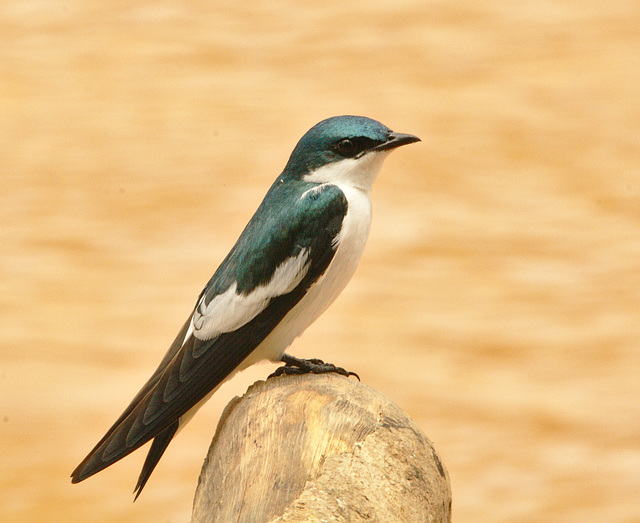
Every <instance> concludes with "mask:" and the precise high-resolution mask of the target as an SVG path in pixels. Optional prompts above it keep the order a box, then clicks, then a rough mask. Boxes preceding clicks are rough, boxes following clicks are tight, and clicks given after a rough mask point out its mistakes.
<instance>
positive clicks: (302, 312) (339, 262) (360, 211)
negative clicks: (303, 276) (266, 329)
mask: <svg viewBox="0 0 640 523" xmlns="http://www.w3.org/2000/svg"><path fill="white" fill-rule="evenodd" d="M340 188H341V189H342V191H343V192H344V194H345V196H346V198H347V202H348V209H347V214H346V215H345V217H344V220H343V222H342V228H341V230H340V233H339V234H338V236H337V238H336V245H337V248H336V253H335V254H334V256H333V259H332V260H331V263H330V264H329V266H328V267H327V270H326V271H325V273H324V274H323V275H322V276H321V277H320V278H319V279H318V281H317V282H315V283H314V284H313V285H312V286H311V287H310V288H309V290H308V291H307V293H306V294H305V295H304V297H303V298H302V299H301V300H300V301H299V302H298V303H297V304H296V306H295V307H293V309H291V310H290V311H289V312H288V313H287V315H286V316H285V317H284V318H283V319H282V321H281V322H280V323H279V324H278V326H277V327H276V328H275V329H274V330H273V331H272V332H271V333H270V334H269V336H267V338H266V339H265V340H264V341H263V342H262V343H261V344H260V345H259V346H258V347H257V348H256V350H254V351H253V353H251V355H249V357H248V358H247V359H246V360H245V361H244V362H243V364H242V368H246V367H248V366H249V365H252V364H253V363H256V362H258V361H260V360H263V359H269V360H272V361H280V358H281V357H282V354H283V353H284V351H285V349H286V348H287V347H288V346H289V345H290V344H291V342H293V340H294V339H295V338H297V337H298V336H299V335H300V334H302V333H303V332H304V330H305V329H306V328H307V327H308V326H309V325H311V324H312V323H313V322H314V321H315V320H316V319H317V318H318V317H319V316H320V315H321V314H322V313H323V312H324V311H325V310H326V309H327V307H329V305H331V304H332V303H333V302H334V300H335V299H336V298H337V297H338V295H339V294H340V293H341V292H342V290H343V289H344V288H345V286H346V285H347V283H348V282H349V280H350V279H351V277H352V276H353V273H354V272H355V270H356V267H357V266H358V262H359V261H360V258H361V256H362V253H363V251H364V246H365V243H366V242H367V237H368V235H369V229H370V226H371V199H370V197H369V192H368V191H364V190H361V189H356V188H353V187H340Z"/></svg>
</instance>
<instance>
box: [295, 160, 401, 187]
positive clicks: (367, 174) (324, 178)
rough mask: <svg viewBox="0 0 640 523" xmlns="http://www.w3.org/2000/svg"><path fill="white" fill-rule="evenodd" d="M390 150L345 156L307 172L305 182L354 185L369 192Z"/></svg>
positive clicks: (342, 185)
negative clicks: (353, 156)
mask: <svg viewBox="0 0 640 523" xmlns="http://www.w3.org/2000/svg"><path fill="white" fill-rule="evenodd" d="M389 152H390V151H380V152H377V151H373V152H369V153H367V154H365V155H364V156H362V157H360V158H345V159H344V160H340V161H338V162H332V163H329V164H327V165H323V166H322V167H319V168H318V169H316V170H315V171H312V172H311V173H309V174H307V175H306V176H305V177H304V178H303V179H304V181H305V182H316V183H332V184H334V185H337V186H338V187H340V188H343V187H345V186H347V187H355V188H356V189H361V190H363V191H367V192H369V191H370V190H371V187H372V185H373V182H375V180H376V178H377V177H378V173H379V172H380V169H381V168H382V164H383V162H384V160H385V159H386V157H387V156H388V155H389Z"/></svg>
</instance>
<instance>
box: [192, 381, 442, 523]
mask: <svg viewBox="0 0 640 523" xmlns="http://www.w3.org/2000/svg"><path fill="white" fill-rule="evenodd" d="M450 519H451V488H450V483H449V477H448V474H447V471H446V469H445V467H444V465H443V464H442V461H441V459H440V457H439V456H438V454H437V452H436V451H435V449H434V448H433V445H432V443H431V442H430V441H429V439H428V438H427V437H426V436H425V435H424V434H423V433H422V431H421V430H420V429H419V428H418V426H417V425H416V424H415V422H413V421H412V420H411V419H410V418H409V417H408V416H407V415H406V414H405V413H404V412H403V411H402V410H401V409H400V408H399V407H398V406H397V405H395V404H394V403H393V402H391V401H390V400H389V399H388V398H386V397H385V396H383V395H382V394H380V393H379V392H377V391H375V390H373V389H372V388H370V387H368V386H366V385H363V384H362V383H359V382H357V381H355V380H353V379H351V380H349V379H346V378H344V377H342V376H337V375H320V376H319V375H304V376H283V377H279V378H274V379H270V380H267V381H260V382H257V383H255V384H254V385H252V386H251V387H250V388H249V389H248V391H247V393H246V394H245V395H244V396H243V397H242V398H235V399H234V400H232V401H231V402H230V403H229V405H228V406H227V408H226V409H225V412H224V413H223V416H222V418H221V420H220V423H219V425H218V429H217V431H216V434H215V436H214V438H213V441H212V444H211V447H210V449H209V453H208V456H207V459H206V460H205V463H204V465H203V468H202V472H201V475H200V480H199V483H198V488H197V491H196V495H195V500H194V508H193V519H192V521H193V523H202V522H217V521H221V522H228V521H237V522H252V523H255V522H261V521H265V522H266V521H272V522H276V521H277V522H285V521H286V522H293V521H299V522H302V521H305V522H307V521H396V522H401V521H411V522H418V521H450Z"/></svg>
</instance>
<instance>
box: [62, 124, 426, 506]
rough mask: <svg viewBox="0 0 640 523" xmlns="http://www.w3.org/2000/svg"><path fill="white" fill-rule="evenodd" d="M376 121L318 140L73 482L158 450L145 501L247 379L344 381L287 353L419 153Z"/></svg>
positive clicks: (310, 139) (145, 474)
mask: <svg viewBox="0 0 640 523" xmlns="http://www.w3.org/2000/svg"><path fill="white" fill-rule="evenodd" d="M419 141H420V139H419V138H418V137H417V136H414V135H412V134H403V133H397V132H393V131H392V130H391V129H389V128H388V127H386V126H385V125H383V124H381V123H380V122H378V121H376V120H373V119H371V118H366V117H363V116H352V115H346V116H334V117H331V118H327V119H325V120H323V121H321V122H320V123H318V124H316V125H314V126H313V127H312V128H311V129H309V130H308V131H307V132H306V133H305V134H304V135H303V136H302V138H301V139H300V140H299V141H298V143H297V145H296V146H295V148H294V149H293V152H292V153H291V155H290V157H289V160H288V161H287V163H286V165H285V168H284V170H283V171H282V173H281V174H280V175H279V176H278V177H277V178H276V180H275V182H274V183H273V184H272V185H271V187H270V188H269V190H268V191H267V193H266V195H265V197H264V199H263V201H262V203H261V204H260V205H259V207H258V209H257V210H256V212H255V214H254V215H253V217H252V218H251V219H250V221H249V223H248V224H247V226H246V227H245V229H244V230H243V231H242V233H241V234H240V237H239V238H238V240H237V241H236V243H235V245H234V246H233V247H232V248H231V251H230V252H229V254H228V255H227V256H226V257H225V258H224V260H223V261H222V263H221V264H220V266H219V267H218V269H217V270H216V271H215V273H214V275H213V276H212V278H211V279H210V280H209V282H208V283H207V285H206V286H205V287H204V289H203V290H202V292H201V293H200V295H199V296H198V298H197V300H196V303H195V306H194V308H193V310H192V311H191V314H190V315H189V317H188V319H187V320H186V322H185V323H184V325H183V326H182V328H181V329H180V331H179V332H178V335H177V336H176V338H175V340H174V342H173V343H172V345H171V346H170V348H169V350H168V352H167V353H166V355H165V356H164V358H163V359H162V361H161V362H160V364H159V366H158V368H157V369H156V370H155V372H154V373H153V374H152V375H151V377H150V378H149V380H148V381H147V382H146V383H145V384H144V386H143V387H142V388H141V389H140V391H139V392H138V394H136V396H135V397H134V398H133V400H132V401H131V403H130V404H129V406H128V407H127V408H126V409H125V410H124V412H123V413H122V414H121V415H120V417H119V418H118V419H117V420H116V421H115V423H114V424H113V425H112V426H111V428H110V429H109V430H108V431H107V433H106V434H105V435H104V436H103V437H102V439H101V440H100V441H99V442H98V443H97V444H96V445H95V447H94V448H93V449H92V450H91V452H89V454H88V455H87V457H86V458H85V459H84V460H83V461H82V462H81V463H80V464H79V465H78V467H77V468H76V469H75V470H74V471H73V473H72V474H71V481H72V483H78V482H80V481H83V480H85V479H87V478H88V477H90V476H92V475H94V474H96V473H97V472H100V471H101V470H103V469H105V468H106V467H108V466H110V465H112V464H114V463H115V462H117V461H119V460H120V459H122V458H124V457H125V456H127V455H128V454H130V453H131V452H133V451H135V450H137V449H138V448H140V447H141V446H142V445H144V444H145V443H147V442H149V441H151V440H153V441H152V443H151V446H150V448H149V452H148V454H147V457H146V459H145V461H144V464H143V467H142V470H141V472H140V476H139V478H138V481H137V484H136V486H135V489H134V494H135V497H134V501H135V500H136V499H137V498H138V496H139V495H140V493H141V492H142V489H143V488H144V486H145V485H146V483H147V481H148V480H149V477H150V475H151V473H152V472H153V470H154V469H155V467H156V465H157V464H158V462H159V460H160V458H161V457H162V455H163V453H164V451H165V450H166V448H167V446H168V445H169V443H170V442H171V440H172V439H173V438H174V436H175V435H176V434H177V432H178V431H179V429H181V428H182V427H184V425H185V424H186V423H187V422H188V421H189V420H190V419H191V418H192V416H193V415H194V414H195V412H196V411H197V410H198V408H200V407H201V406H202V405H203V404H204V403H205V402H206V401H207V400H208V399H209V398H210V397H211V396H212V395H213V393H214V392H215V391H216V390H217V389H218V388H219V387H220V385H221V384H222V383H223V382H225V381H227V380H228V379H229V378H231V377H232V376H233V375H234V374H235V373H236V372H238V371H241V370H243V369H245V368H247V367H249V366H250V365H253V364H254V363H258V362H260V361H263V360H269V361H273V362H276V363H277V362H283V363H284V364H285V365H284V366H283V367H280V368H279V369H278V370H277V371H276V372H275V373H274V374H275V375H279V374H301V373H307V372H314V373H324V372H337V373H339V374H343V375H346V376H349V375H353V374H355V373H352V372H347V371H345V370H344V369H343V368H341V367H336V366H335V365H333V364H330V363H324V362H323V361H322V360H319V359H309V360H305V359H299V358H296V357H293V356H290V355H288V354H286V353H285V350H286V349H287V348H288V347H289V345H290V344H291V343H292V342H293V341H294V339H295V338H297V337H298V336H300V335H301V334H302V332H303V331H304V330H305V329H306V328H307V327H308V326H309V325H311V324H312V323H313V322H314V321H315V320H316V319H317V318H318V317H319V316H320V315H321V314H322V313H323V312H324V311H325V310H326V309H327V307H328V306H329V305H330V304H331V303H332V302H333V301H334V300H335V299H336V298H337V296H338V295H339V294H340V293H341V292H342V290H343V289H344V287H345V286H346V284H347V283H348V281H349V280H350V279H351V277H352V276H353V274H354V272H355V270H356V267H357V265H358V263H359V261H360V258H361V256H362V253H363V250H364V247H365V243H366V241H367V237H368V235H369V230H370V225H371V197H370V192H371V188H372V185H373V183H374V181H375V179H376V177H377V175H378V173H379V171H380V169H381V166H382V163H383V161H384V160H385V158H386V157H387V156H388V154H389V153H390V152H391V151H393V150H394V149H396V148H398V147H400V146H403V145H407V144H411V143H414V142H419Z"/></svg>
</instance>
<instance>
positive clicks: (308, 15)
mask: <svg viewBox="0 0 640 523" xmlns="http://www.w3.org/2000/svg"><path fill="white" fill-rule="evenodd" d="M185 4H186V5H181V4H179V3H178V2H161V1H159V2H150V1H144V0H143V1H140V2H134V3H132V2H122V1H116V2H85V1H78V0H70V1H62V0H61V1H53V0H51V1H25V0H5V1H3V2H2V4H1V6H0V173H1V176H2V182H1V184H0V219H1V224H2V225H1V229H0V232H1V238H0V240H1V245H2V247H1V255H0V286H1V287H0V490H1V492H2V495H1V496H0V520H2V521H3V522H10V521H67V522H84V521H98V522H115V521H163V522H164V521H166V522H184V521H188V519H189V516H190V510H191V500H192V496H193V493H194V490H195V486H196V481H197V477H198V473H199V470H200V466H201V464H202V460H203V458H204V456H205V454H206V451H207V448H208V445H209V442H210V439H211V436H212V435H213V432H214V430H215V426H216V423H217V420H218V416H219V414H220V412H221V409H222V408H223V407H224V405H225V404H226V403H227V402H228V401H229V399H230V398H231V397H232V396H233V395H234V394H241V393H242V392H244V390H245V389H246V387H247V386H248V385H249V384H250V383H252V382H253V381H255V380H257V379H261V378H264V377H265V376H266V375H267V374H268V373H269V372H271V371H272V370H273V368H274V367H273V366H271V365H263V366H258V367H256V368H254V369H251V370H250V371H248V372H246V373H245V374H244V375H242V376H239V377H237V378H236V379H235V380H234V381H233V382H232V383H230V384H228V385H227V386H225V387H224V388H223V389H222V390H221V391H220V392H219V393H218V394H217V395H216V396H215V397H214V398H213V400H212V401H211V402H210V404H209V405H207V407H205V408H204V409H203V410H202V411H201V412H200V413H199V415H198V416H197V417H196V418H195V419H194V420H193V421H192V423H191V424H190V426H189V427H188V428H187V429H186V430H185V431H184V432H182V433H181V434H180V436H179V437H178V438H177V439H176V440H174V442H173V444H172V445H171V446H170V447H169V449H168V451H167V453H166V455H165V457H164V458H163V460H162V461H161V462H160V465H159V467H158V469H157V470H156V472H155V473H154V475H153V476H152V478H151V480H150V482H149V484H148V486H147V487H146V490H145V491H144V493H143V494H142V496H141V498H140V499H139V500H138V502H136V503H135V504H132V503H131V501H132V496H131V491H132V489H133V487H134V485H135V480H136V478H137V474H138V471H139V469H140V467H141V464H142V461H143V458H144V452H137V453H135V454H134V455H132V456H130V457H129V458H127V459H125V460H124V461H122V462H120V463H119V464H117V465H116V466H114V467H112V468H110V469H108V470H106V471H105V472H103V473H101V474H99V475H97V476H95V477H93V478H91V479H90V480H87V481H86V482H84V483H81V484H79V485H74V486H72V485H71V483H70V482H69V478H68V476H69V474H70V473H71V471H72V470H73V468H74V467H75V466H76V465H77V464H78V462H79V461H80V460H81V459H82V458H83V457H84V456H85V454H86V452H87V451H89V450H90V449H91V447H92V446H93V445H94V444H95V443H96V441H97V440H98V439H99V438H100V437H101V436H102V434H103V433H104V431H105V430H106V429H107V428H108V426H109V425H110V424H111V423H112V422H113V421H114V419H115V418H116V417H117V416H118V415H119V414H120V412H121V410H122V409H123V408H124V407H125V406H126V404H127V403H128V402H129V400H130V399H131V397H132V396H133V395H134V393H135V392H137V390H138V388H139V387H140V386H141V385H142V383H143V382H144V381H145V380H146V378H147V377H148V375H149V374H150V373H151V371H152V370H153V369H155V366H156V365H157V363H158V362H159V360H160V358H161V356H162V355H163V354H164V351H165V350H166V349H167V348H168V346H169V343H170V342H171V341H172V340H173V337H174V335H175V334H176V332H177V330H178V329H179V327H180V326H181V325H182V322H183V320H184V318H185V316H186V315H187V314H188V312H189V310H190V308H191V306H192V305H193V303H194V300H195V298H196V297H197V295H198V293H199V292H200V290H201V288H202V286H203V285H204V283H205V282H206V281H207V280H208V278H209V277H210V275H211V274H212V272H213V270H214V269H215V268H216V267H217V264H218V263H219V262H220V261H221V260H222V258H223V256H224V255H225V254H226V252H227V250H228V249H229V248H230V246H231V245H232V244H233V242H234V241H235V239H236V237H237V235H238V234H239V232H240V231H241V229H242V228H243V226H244V225H245V223H246V222H247V220H248V219H249V217H250V215H251V214H252V212H253V211H254V210H255V208H256V206H257V205H258V203H259V201H260V200H261V198H262V196H263V194H264V192H265V191H266V189H267V188H268V187H269V185H270V184H271V182H272V180H273V179H274V178H275V176H276V175H277V174H278V173H279V172H280V170H281V169H282V167H283V166H284V164H285V162H286V160H287V158H288V155H289V153H290V151H291V149H292V148H293V146H294V145H295V143H296V141H297V140H298V138H299V137H300V136H301V135H302V134H303V133H304V132H305V131H306V130H307V129H308V128H309V127H310V126H311V125H313V124H315V123H316V122H317V121H319V120H321V119H323V118H325V117H327V116H331V115H336V114H345V113H347V114H362V115H366V116H370V117H373V118H376V119H378V120H380V121H382V122H383V123H385V124H387V125H388V126H390V127H392V128H393V129H394V130H397V131H401V132H409V133H414V134H417V135H419V136H420V137H421V138H422V140H423V142H422V143H420V144H416V145H412V146H410V147H407V148H405V149H402V150H401V151H398V152H396V153H394V155H392V156H391V158H390V159H389V160H387V162H386V164H385V166H384V169H383V172H382V174H381V176H380V178H379V179H378V182H377V184H376V186H375V190H374V195H373V197H374V223H373V228H372V234H371V237H370V239H369V244H368V247H367V250H366V252H365V256H364V258H363V260H362V263H361V265H360V268H359V270H358V272H357V274H356V276H355V278H354V280H353V281H352V283H351V285H350V286H349V287H348V288H347V291H346V292H345V293H344V294H343V295H342V296H341V298H340V299H339V300H338V302H337V303H336V304H335V305H334V306H333V307H332V308H331V309H330V311H329V312H328V313H327V314H325V315H324V316H323V317H322V319H321V320H320V321H318V322H317V323H316V324H315V325H314V326H313V327H312V328H310V329H309V330H308V331H307V333H306V334H305V336H303V337H302V338H301V339H299V340H298V341H297V342H296V344H295V345H294V347H293V349H292V352H293V353H294V354H296V355H299V356H308V357H310V356H313V357H322V358H324V359H327V360H330V361H334V362H336V363H340V364H342V365H344V366H345V367H347V368H349V369H352V370H356V371H357V372H358V373H359V374H360V376H361V377H362V379H363V381H364V382H365V383H367V384H368V385H371V386H373V387H375V388H377V389H379V390H380V391H382V392H383V393H385V394H387V395H388V396H390V397H391V398H392V399H394V400H395V401H396V402H397V403H398V404H399V405H400V406H401V407H402V408H404V409H405V410H406V411H407V412H408V413H409V414H410V415H411V416H412V417H414V418H415V419H416V420H417V421H418V423H419V424H420V425H421V426H422V427H423V429H424V431H425V432H426V433H427V434H428V435H429V437H430V438H431V439H432V440H433V441H434V442H435V444H436V446H437V448H438V449H439V451H440V452H441V454H442V456H443V457H444V460H445V462H446V465H447V466H448V469H449V472H450V474H451V480H452V486H453V493H454V520H455V521H456V522H496V521H513V522H516V521H517V522H542V521H544V522H585V521H589V522H592V521H602V522H614V521H615V522H632V521H634V522H637V521H640V406H639V399H640V377H639V375H640V101H639V100H640V94H639V89H640V87H639V86H640V31H639V29H638V28H639V27H640V4H638V3H637V2H613V3H612V2H606V3H603V2H598V1H582V2H580V1H558V0H535V1H533V0H531V1H523V2H504V1H490V0H480V1H478V0H474V1H458V2H453V1H448V2H447V1H435V2H425V1H398V2H385V1H380V0H375V1H371V0H368V1H367V2H343V1H340V2H308V3H306V5H305V7H302V6H301V5H299V3H297V2H287V1H274V0H268V1H257V2H246V3H239V2H238V3H235V4H236V5H233V6H232V5H231V3H225V5H223V6H221V5H219V3H217V2H187V3H185Z"/></svg>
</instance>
